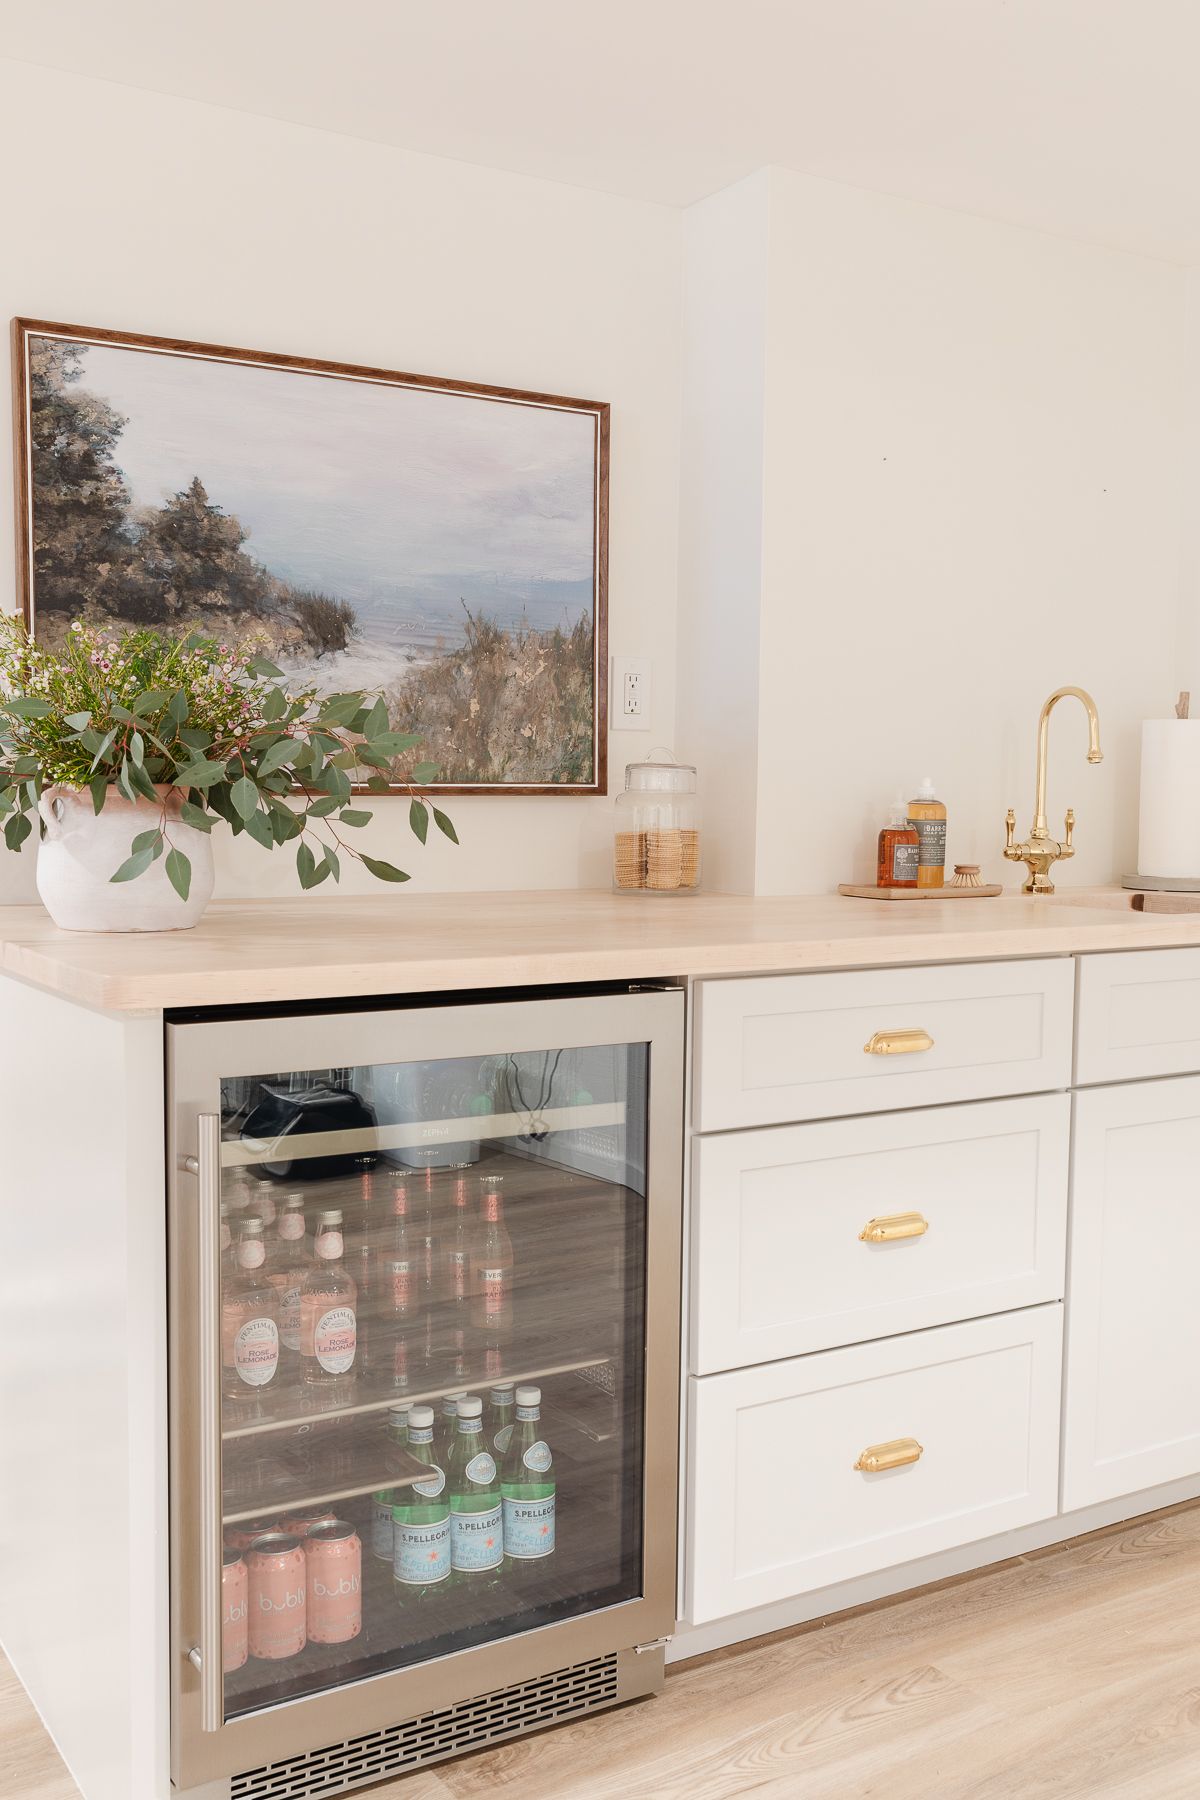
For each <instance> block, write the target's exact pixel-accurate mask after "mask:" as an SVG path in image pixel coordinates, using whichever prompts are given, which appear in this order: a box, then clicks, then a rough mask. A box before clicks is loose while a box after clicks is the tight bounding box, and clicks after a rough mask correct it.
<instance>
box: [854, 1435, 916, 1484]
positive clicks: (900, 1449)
mask: <svg viewBox="0 0 1200 1800" xmlns="http://www.w3.org/2000/svg"><path fill="white" fill-rule="evenodd" d="M924 1454H925V1446H924V1445H923V1444H918V1442H917V1440H916V1438H893V1439H892V1440H891V1442H890V1443H887V1444H869V1445H868V1446H867V1448H866V1449H865V1450H864V1451H863V1453H862V1455H861V1456H860V1457H859V1459H858V1461H857V1462H856V1463H855V1465H854V1466H855V1468H856V1469H861V1470H862V1471H863V1474H864V1475H878V1474H879V1473H880V1472H881V1471H882V1470H884V1469H902V1468H903V1467H904V1465H905V1464H906V1463H915V1462H919V1461H920V1460H921V1458H922V1456H923V1455H924Z"/></svg>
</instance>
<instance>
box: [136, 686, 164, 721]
mask: <svg viewBox="0 0 1200 1800" xmlns="http://www.w3.org/2000/svg"><path fill="white" fill-rule="evenodd" d="M166 704H167V695H166V693H165V692H164V691H163V690H162V689H161V688H147V689H146V691H145V693H144V694H139V695H138V697H137V699H136V700H135V701H134V703H133V710H134V712H135V713H137V715H138V717H139V718H142V719H144V718H145V717H146V716H147V714H148V713H156V712H161V711H162V709H163V707H164V706H165V705H166Z"/></svg>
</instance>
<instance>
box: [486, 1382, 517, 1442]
mask: <svg viewBox="0 0 1200 1800" xmlns="http://www.w3.org/2000/svg"><path fill="white" fill-rule="evenodd" d="M514 1417H515V1414H514V1411H513V1390H512V1384H511V1382H502V1383H501V1384H500V1386H499V1387H494V1388H493V1389H492V1390H491V1392H490V1393H489V1395H488V1420H487V1434H488V1437H489V1439H490V1440H491V1446H492V1451H493V1453H494V1455H495V1457H496V1460H497V1461H499V1460H500V1458H501V1457H502V1456H503V1455H504V1452H505V1451H506V1450H507V1449H508V1440H509V1438H511V1436H512V1434H513V1420H514Z"/></svg>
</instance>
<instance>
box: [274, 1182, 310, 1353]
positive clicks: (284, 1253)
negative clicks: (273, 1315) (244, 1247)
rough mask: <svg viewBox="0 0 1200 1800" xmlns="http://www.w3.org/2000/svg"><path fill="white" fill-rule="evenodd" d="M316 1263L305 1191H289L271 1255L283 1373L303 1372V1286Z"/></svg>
mask: <svg viewBox="0 0 1200 1800" xmlns="http://www.w3.org/2000/svg"><path fill="white" fill-rule="evenodd" d="M311 1267H312V1257H311V1256H310V1255H309V1251H308V1240H307V1238H306V1236H305V1226H304V1195H303V1194H287V1195H285V1196H284V1199H283V1201H282V1203H281V1205H280V1208H279V1213H278V1216H277V1218H276V1220H275V1237H274V1240H273V1242H272V1244H271V1251H270V1255H269V1256H268V1258H267V1280H268V1281H269V1282H270V1283H271V1286H272V1287H273V1288H274V1289H275V1295H276V1298H277V1300H278V1302H279V1341H280V1344H281V1346H282V1347H281V1349H280V1353H279V1355H280V1364H281V1370H282V1373H283V1375H284V1376H285V1377H286V1378H289V1379H292V1380H295V1379H297V1378H298V1377H299V1374H300V1290H301V1289H302V1288H303V1286H304V1278H305V1276H306V1275H307V1274H308V1272H309V1270H310V1268H311Z"/></svg>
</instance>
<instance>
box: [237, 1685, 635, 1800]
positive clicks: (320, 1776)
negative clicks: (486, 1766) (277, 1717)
mask: <svg viewBox="0 0 1200 1800" xmlns="http://www.w3.org/2000/svg"><path fill="white" fill-rule="evenodd" d="M616 1698H617V1659H616V1657H615V1656H599V1657H596V1658H595V1659H594V1660H593V1661H592V1662H585V1663H576V1664H575V1666H574V1667H573V1668H570V1669H556V1670H555V1672H554V1673H553V1674H552V1675H542V1676H539V1677H538V1678H537V1680H535V1681H523V1682H521V1683H520V1684H519V1686H517V1687H509V1688H501V1689H499V1691H498V1692H496V1693H494V1694H485V1695H484V1696H483V1697H482V1698H481V1699H479V1700H464V1701H462V1702H460V1704H459V1705H457V1706H447V1707H444V1708H442V1709H441V1710H440V1711H438V1712H428V1713H425V1714H423V1715H422V1717H421V1718H419V1719H408V1720H406V1721H405V1723H404V1724H402V1725H389V1726H387V1727H385V1728H384V1729H383V1730H382V1731H369V1732H367V1733H366V1734H365V1735H364V1736H362V1737H356V1738H347V1739H346V1741H345V1742H344V1743H341V1744H329V1745H327V1746H326V1747H325V1749H323V1750H309V1751H307V1752H306V1753H305V1754H304V1755H303V1756H289V1757H287V1758H285V1760H284V1761H282V1762H273V1763H268V1764H266V1765H265V1766H264V1767H262V1768H259V1769H247V1770H245V1771H244V1772H243V1773H242V1774H241V1775H235V1776H233V1778H232V1780H231V1782H230V1788H229V1793H230V1800H316V1797H317V1796H321V1795H326V1794H330V1795H332V1794H344V1793H346V1792H348V1790H349V1789H351V1788H356V1787H362V1786H365V1785H366V1783H368V1782H371V1781H381V1780H382V1779H383V1777H384V1776H386V1775H403V1774H406V1773H408V1771H410V1770H412V1769H419V1768H421V1767H422V1766H423V1765H424V1764H426V1763H431V1762H439V1761H441V1760H442V1759H443V1758H444V1757H447V1756H460V1755H462V1753H463V1752H464V1751H466V1750H478V1749H482V1748H483V1746H484V1745H485V1744H494V1743H496V1742H498V1741H499V1740H500V1739H501V1738H509V1737H515V1736H516V1735H517V1734H518V1733H519V1732H523V1731H536V1730H537V1729H538V1728H539V1727H540V1726H542V1725H553V1724H555V1723H557V1722H558V1721H559V1720H560V1719H570V1718H574V1717H576V1716H577V1715H578V1714H580V1713H585V1712H590V1711H592V1710H593V1708H596V1707H601V1706H611V1705H612V1703H613V1702H614V1701H615V1700H616Z"/></svg>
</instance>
